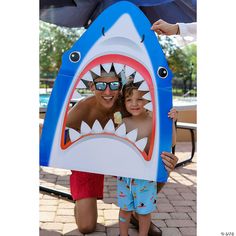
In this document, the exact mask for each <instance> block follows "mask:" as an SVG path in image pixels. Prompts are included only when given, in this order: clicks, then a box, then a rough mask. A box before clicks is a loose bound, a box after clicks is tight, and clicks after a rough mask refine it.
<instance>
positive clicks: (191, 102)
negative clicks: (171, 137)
mask: <svg viewBox="0 0 236 236" xmlns="http://www.w3.org/2000/svg"><path fill="white" fill-rule="evenodd" d="M50 95H51V94H50V93H42V94H40V95H39V107H40V109H41V108H42V109H43V110H45V109H46V108H47V105H48V101H49V98H50ZM173 106H174V107H175V108H176V109H177V110H192V109H193V110H196V106H197V98H196V97H189V98H177V99H176V98H175V99H174V100H173Z"/></svg>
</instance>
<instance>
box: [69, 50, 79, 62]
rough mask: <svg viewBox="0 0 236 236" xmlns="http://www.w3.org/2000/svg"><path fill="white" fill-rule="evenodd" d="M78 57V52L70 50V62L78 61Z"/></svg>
mask: <svg viewBox="0 0 236 236" xmlns="http://www.w3.org/2000/svg"><path fill="white" fill-rule="evenodd" d="M79 59H80V53H79V52H72V53H71V54H70V60H71V61H72V62H77V61H79Z"/></svg>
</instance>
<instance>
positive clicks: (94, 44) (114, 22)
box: [40, 2, 172, 182]
mask: <svg viewBox="0 0 236 236" xmlns="http://www.w3.org/2000/svg"><path fill="white" fill-rule="evenodd" d="M150 28H151V24H150V22H149V21H148V19H147V18H146V16H145V15H144V14H143V13H142V12H141V11H140V10H139V8H137V7H136V6H135V5H133V4H132V3H130V2H118V3H116V4H114V5H112V6H111V7H109V8H107V9H106V10H105V11H104V12H103V13H102V14H101V15H100V16H99V17H98V18H97V19H96V20H95V21H94V22H93V24H92V25H91V26H90V27H89V29H88V30H86V32H85V33H84V34H83V35H82V36H81V37H80V39H79V40H78V41H77V42H75V44H74V45H73V47H72V48H71V49H70V50H68V51H66V52H65V53H64V54H63V57H62V65H61V68H60V71H59V73H58V75H57V78H56V80H55V84H54V88H53V91H52V94H51V97H50V100H49V104H48V108H47V113H46V117H45V121H44V127H43V132H42V136H41V140H40V165H42V166H52V167H58V168H64V169H77V170H81V171H88V172H95V173H103V174H110V175H118V176H126V177H134V178H140V179H142V178H143V179H147V180H155V181H159V182H165V181H166V180H167V176H168V175H167V172H166V170H165V168H164V165H163V162H162V161H161V158H160V154H161V152H162V151H170V149H171V136H172V122H171V120H170V119H169V118H168V117H167V114H168V112H169V110H170V109H171V107H172V86H171V79H172V73H171V71H170V69H169V67H168V64H167V61H166V59H165V56H164V54H163V52H162V49H161V46H160V44H159V43H158V40H157V37H156V35H155V33H154V32H153V31H151V30H150ZM74 55H76V56H77V58H75V60H73V56H74ZM111 63H113V65H116V66H117V68H118V67H119V65H122V66H123V69H124V71H125V72H126V73H129V71H131V72H132V70H135V71H136V74H137V75H139V78H137V80H140V78H143V84H144V85H145V86H146V87H148V91H150V97H151V99H150V100H151V103H150V106H151V109H150V110H151V111H152V113H153V131H154V135H153V138H152V139H153V140H152V150H151V152H150V156H149V157H148V159H147V160H145V159H144V158H142V155H141V154H140V153H141V152H140V151H137V150H136V149H137V148H135V146H132V147H131V146H130V145H129V144H128V143H127V142H126V141H125V140H123V139H122V138H121V137H118V136H117V137H116V135H114V132H115V131H114V132H113V135H112V136H109V135H107V132H106V134H102V133H101V134H97V135H94V137H93V138H92V139H89V138H87V137H85V138H84V139H83V138H80V139H79V140H78V141H77V142H74V143H73V145H71V146H69V147H64V146H63V140H64V134H65V128H66V127H65V123H66V115H67V112H68V108H69V103H70V100H71V98H72V95H73V93H74V91H75V89H76V88H84V87H85V86H84V84H83V83H82V82H83V79H85V80H87V81H89V80H90V78H89V77H88V78H85V77H86V76H89V75H88V71H89V70H91V69H93V68H97V65H98V64H101V65H108V67H109V65H110V64H111ZM163 68H164V69H165V73H166V74H165V75H163V74H161V73H160V72H161V70H162V69H163ZM145 86H144V87H145ZM92 129H93V128H91V130H92ZM115 134H116V133H115ZM98 146H99V147H102V146H104V147H108V146H110V147H111V149H110V151H109V150H108V151H106V152H104V149H107V148H95V147H98ZM93 147H94V148H93ZM114 149H115V150H116V152H115V153H114V152H113V150H114ZM94 150H96V151H94ZM97 150H99V152H98V151H97ZM100 150H101V151H100ZM125 155H128V156H132V157H131V158H130V162H129V161H128V163H127V157H123V156H125ZM101 157H102V159H101ZM122 158H125V159H122ZM128 159H129V158H128ZM124 163H125V165H124Z"/></svg>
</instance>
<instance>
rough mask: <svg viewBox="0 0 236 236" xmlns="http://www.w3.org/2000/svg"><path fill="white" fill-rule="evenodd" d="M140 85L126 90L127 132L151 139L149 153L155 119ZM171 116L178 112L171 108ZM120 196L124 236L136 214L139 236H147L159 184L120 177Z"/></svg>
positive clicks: (131, 83) (120, 215)
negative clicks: (133, 212) (148, 108)
mask: <svg viewBox="0 0 236 236" xmlns="http://www.w3.org/2000/svg"><path fill="white" fill-rule="evenodd" d="M139 85H140V84H139V83H133V80H130V81H129V82H127V84H126V85H125V86H124V88H123V100H124V108H125V110H126V112H127V115H128V117H125V118H124V119H123V122H124V123H125V125H126V130H127V132H129V131H131V130H133V129H136V128H138V137H137V139H138V140H139V139H141V138H143V137H149V138H148V142H147V145H146V147H145V151H146V152H147V153H148V151H149V145H150V137H151V133H152V117H151V114H150V112H148V111H147V110H146V109H145V108H144V106H145V105H146V103H148V101H147V100H145V99H144V98H142V97H143V95H144V94H145V92H143V91H139V90H138V87H139ZM168 116H169V117H170V118H172V119H173V121H174V120H176V116H177V112H176V110H175V109H171V111H170V112H169V113H168ZM173 137H174V138H175V129H173ZM172 141H173V140H172ZM173 143H175V141H174V142H173ZM117 196H118V205H119V207H120V212H119V226H120V236H128V226H129V222H130V217H131V214H132V211H135V212H136V213H137V214H138V219H139V236H147V235H148V229H149V226H150V222H151V212H153V211H155V210H156V201H157V189H156V182H154V181H148V180H141V179H131V178H125V177H118V178H117Z"/></svg>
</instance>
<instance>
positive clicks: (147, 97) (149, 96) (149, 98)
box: [143, 92, 152, 101]
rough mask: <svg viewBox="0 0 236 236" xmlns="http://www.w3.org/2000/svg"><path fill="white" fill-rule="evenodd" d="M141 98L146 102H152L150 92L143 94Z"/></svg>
mask: <svg viewBox="0 0 236 236" xmlns="http://www.w3.org/2000/svg"><path fill="white" fill-rule="evenodd" d="M143 98H144V99H146V100H148V101H151V100H152V98H151V93H150V92H148V93H145V94H144V95H143Z"/></svg>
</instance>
